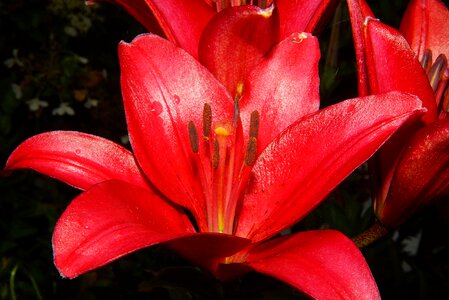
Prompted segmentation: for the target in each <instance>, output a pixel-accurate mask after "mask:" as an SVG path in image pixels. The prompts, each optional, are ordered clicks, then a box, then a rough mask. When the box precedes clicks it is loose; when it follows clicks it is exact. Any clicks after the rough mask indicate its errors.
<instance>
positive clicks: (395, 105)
mask: <svg viewBox="0 0 449 300" xmlns="http://www.w3.org/2000/svg"><path fill="white" fill-rule="evenodd" d="M422 113H423V109H422V107H421V102H420V101H419V99H418V98H417V97H416V96H412V95H408V94H402V93H397V92H393V93H388V94H382V95H376V96H368V97H363V98H356V99H352V100H347V101H344V102H341V103H339V104H336V105H333V106H330V107H327V108H325V109H323V110H320V111H318V112H317V113H315V114H311V115H309V116H306V117H304V118H302V119H300V120H299V121H297V122H295V123H294V124H292V126H290V127H288V128H287V129H286V130H285V131H284V132H283V133H282V134H281V135H280V136H279V137H278V138H276V139H275V140H274V141H273V142H272V143H271V144H270V145H268V147H267V148H266V149H265V150H264V151H263V152H262V154H261V155H260V156H259V158H258V159H257V161H256V163H255V165H254V168H253V170H252V174H251V176H252V177H250V184H249V187H248V190H247V194H246V195H245V199H244V203H243V207H242V209H241V212H240V216H239V222H238V227H237V231H236V235H237V236H242V237H248V238H250V239H252V240H253V242H256V241H260V240H264V239H266V238H268V237H270V236H273V235H275V234H277V233H279V232H280V231H282V230H283V229H285V228H287V227H289V226H291V225H293V224H294V223H295V222H297V221H298V220H299V219H301V218H302V217H304V216H305V215H306V214H308V213H309V212H310V211H311V210H312V209H313V208H315V207H316V206H317V205H318V204H320V202H321V201H322V200H323V199H324V198H325V196H326V195H327V194H328V193H329V192H330V191H331V190H332V189H333V188H335V186H337V185H338V184H339V183H340V182H341V181H342V180H343V179H344V178H345V177H347V176H348V175H349V174H350V173H351V172H352V171H353V170H354V169H355V168H357V167H358V166H359V165H360V164H362V163H363V162H364V161H366V160H367V159H368V158H369V157H370V156H371V155H372V154H373V153H374V152H375V151H376V150H377V149H378V148H379V147H380V146H381V145H382V144H383V143H384V142H385V140H387V139H388V138H389V137H390V136H391V135H392V134H393V133H394V131H395V130H396V129H397V128H398V127H399V126H401V125H402V124H403V123H404V122H405V121H406V120H407V119H409V118H410V117H411V116H414V115H417V114H422Z"/></svg>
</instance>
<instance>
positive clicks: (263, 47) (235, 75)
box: [199, 6, 277, 96]
mask: <svg viewBox="0 0 449 300" xmlns="http://www.w3.org/2000/svg"><path fill="white" fill-rule="evenodd" d="M276 40H277V22H276V18H275V17H274V16H273V6H271V7H269V8H266V9H261V8H259V7H257V6H237V7H233V8H230V9H225V10H223V11H221V12H220V13H219V14H217V15H216V16H215V17H214V18H213V19H212V20H211V21H210V22H209V23H208V24H207V26H206V27H205V29H204V32H203V35H202V37H201V40H200V44H199V59H200V61H201V63H202V64H203V65H205V66H206V67H207V68H208V69H209V70H210V71H211V72H212V74H214V75H215V77H216V78H217V79H218V80H219V81H220V82H222V83H223V84H224V85H225V86H226V88H227V89H228V91H229V92H230V94H231V95H232V96H235V95H238V96H240V95H241V92H239V90H241V87H240V86H241V85H242V84H243V81H244V80H245V78H246V77H247V74H248V72H249V71H251V70H252V68H253V67H254V66H255V65H257V63H259V62H260V60H261V59H262V57H263V55H265V53H266V52H268V50H269V49H270V48H271V47H272V46H273V44H274V43H275V41H276Z"/></svg>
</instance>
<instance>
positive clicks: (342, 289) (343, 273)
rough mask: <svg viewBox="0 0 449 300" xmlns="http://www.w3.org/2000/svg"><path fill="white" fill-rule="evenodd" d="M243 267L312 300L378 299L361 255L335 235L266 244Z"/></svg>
mask: <svg viewBox="0 0 449 300" xmlns="http://www.w3.org/2000/svg"><path fill="white" fill-rule="evenodd" d="M243 263H244V264H245V265H248V266H249V267H251V268H252V269H253V270H255V271H258V272H260V273H263V274H265V275H269V276H272V277H275V278H277V279H279V280H281V281H284V282H286V283H288V284H290V285H292V286H294V287H295V288H297V289H299V290H301V291H303V292H305V293H306V294H307V295H309V296H311V297H312V298H314V299H342V300H343V299H344V300H348V299H354V300H361V299H366V300H373V299H380V296H379V291H378V290H377V286H376V283H375V281H374V278H373V276H372V274H371V271H370V270H369V267H368V265H367V264H366V262H365V259H364V258H363V256H362V253H360V251H359V249H358V248H357V247H356V246H355V245H354V244H353V243H352V242H351V240H350V239H348V238H347V237H345V236H344V235H343V234H341V233H340V232H338V231H334V230H317V231H306V232H300V233H297V234H295V235H291V236H286V237H281V238H279V239H275V240H272V241H269V242H267V243H264V244H261V245H259V246H256V247H254V248H253V249H252V250H251V251H250V252H249V254H248V256H247V257H246V260H245V262H243Z"/></svg>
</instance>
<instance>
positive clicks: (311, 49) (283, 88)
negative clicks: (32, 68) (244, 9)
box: [240, 32, 320, 152]
mask: <svg viewBox="0 0 449 300" xmlns="http://www.w3.org/2000/svg"><path fill="white" fill-rule="evenodd" d="M319 59H320V50H319V46H318V40H317V39H316V38H315V37H314V36H312V35H311V34H308V33H304V32H303V33H295V34H292V35H291V36H289V37H287V38H286V39H285V40H284V41H282V42H281V43H280V44H278V45H277V46H276V47H275V48H273V50H272V51H271V52H270V53H269V54H268V55H267V56H266V57H265V58H264V60H263V61H262V62H261V63H260V64H259V65H258V66H257V67H256V68H255V69H254V70H253V71H252V72H251V73H250V74H249V76H248V78H247V79H246V81H245V84H244V85H243V97H242V99H241V100H240V109H241V112H242V114H241V117H242V123H243V127H244V128H246V129H244V130H248V128H249V123H250V120H249V119H250V118H249V117H250V115H251V113H252V112H253V111H255V110H257V111H258V112H259V114H260V121H259V136H258V138H257V143H258V149H259V152H261V151H262V150H263V149H264V148H265V147H266V146H267V145H268V144H269V143H270V142H271V141H272V140H273V139H274V138H275V137H276V136H277V135H278V134H279V133H280V132H281V131H283V130H284V129H285V128H286V127H287V126H289V125H290V124H292V123H293V122H294V121H296V120H298V119H299V118H301V117H303V116H305V115H307V114H309V113H313V112H316V111H317V110H318V108H319V106H320V96H319V83H320V79H319V75H318V61H319ZM246 132H247V131H245V133H246Z"/></svg>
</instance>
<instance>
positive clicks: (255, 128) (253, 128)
mask: <svg viewBox="0 0 449 300" xmlns="http://www.w3.org/2000/svg"><path fill="white" fill-rule="evenodd" d="M258 134H259V112H258V111H257V110H255V111H253V112H252V113H251V120H250V125H249V137H255V138H257V135H258Z"/></svg>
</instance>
